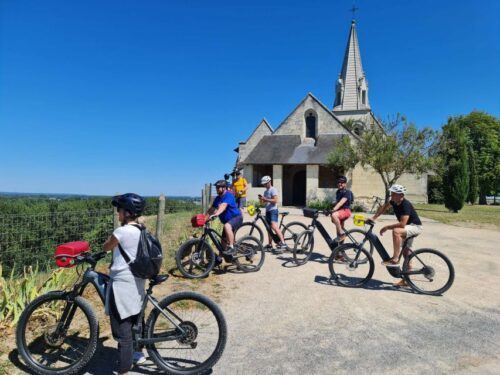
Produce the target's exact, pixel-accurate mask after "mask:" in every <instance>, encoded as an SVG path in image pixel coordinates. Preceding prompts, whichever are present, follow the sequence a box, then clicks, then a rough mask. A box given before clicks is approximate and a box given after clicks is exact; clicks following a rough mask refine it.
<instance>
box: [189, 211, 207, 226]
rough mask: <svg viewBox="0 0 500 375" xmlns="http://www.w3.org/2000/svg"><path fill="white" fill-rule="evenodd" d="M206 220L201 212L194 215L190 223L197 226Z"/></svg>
mask: <svg viewBox="0 0 500 375" xmlns="http://www.w3.org/2000/svg"><path fill="white" fill-rule="evenodd" d="M206 221H207V219H206V218H205V215H203V214H198V215H194V216H193V217H192V218H191V225H192V226H193V228H199V227H202V226H204V225H205V223H206Z"/></svg>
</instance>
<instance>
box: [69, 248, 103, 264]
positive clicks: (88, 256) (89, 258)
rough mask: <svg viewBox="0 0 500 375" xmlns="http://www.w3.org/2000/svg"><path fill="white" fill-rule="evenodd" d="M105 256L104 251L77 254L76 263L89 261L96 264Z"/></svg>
mask: <svg viewBox="0 0 500 375" xmlns="http://www.w3.org/2000/svg"><path fill="white" fill-rule="evenodd" d="M105 256H106V251H100V252H98V253H94V254H91V253H85V254H84V255H78V256H77V257H76V263H77V264H82V263H89V264H90V265H96V264H97V262H98V261H100V260H101V259H102V258H104V257H105Z"/></svg>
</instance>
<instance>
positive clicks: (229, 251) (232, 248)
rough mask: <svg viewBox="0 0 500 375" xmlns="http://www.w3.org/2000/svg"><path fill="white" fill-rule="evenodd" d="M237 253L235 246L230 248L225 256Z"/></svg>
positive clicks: (225, 252)
mask: <svg viewBox="0 0 500 375" xmlns="http://www.w3.org/2000/svg"><path fill="white" fill-rule="evenodd" d="M235 252H236V250H235V248H234V246H228V247H227V249H226V251H224V254H226V255H234V253H235Z"/></svg>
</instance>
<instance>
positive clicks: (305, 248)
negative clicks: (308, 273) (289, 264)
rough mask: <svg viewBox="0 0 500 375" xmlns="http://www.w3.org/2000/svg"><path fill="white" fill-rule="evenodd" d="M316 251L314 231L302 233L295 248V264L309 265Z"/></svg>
mask: <svg viewBox="0 0 500 375" xmlns="http://www.w3.org/2000/svg"><path fill="white" fill-rule="evenodd" d="M313 249H314V233H313V231H312V230H309V229H308V230H305V231H303V232H302V233H300V234H299V235H298V237H297V240H296V241H295V245H294V247H293V262H294V263H295V264H297V265H299V266H300V265H302V264H305V263H307V261H308V260H309V258H310V257H311V254H312V251H313Z"/></svg>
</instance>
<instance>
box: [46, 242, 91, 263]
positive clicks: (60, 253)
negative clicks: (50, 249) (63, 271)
mask: <svg viewBox="0 0 500 375" xmlns="http://www.w3.org/2000/svg"><path fill="white" fill-rule="evenodd" d="M88 251H90V245H89V243H88V242H87V241H75V242H68V243H63V244H62V245H59V246H57V248H56V251H55V254H54V258H56V264H57V266H58V267H63V268H70V267H74V266H75V258H76V257H77V256H78V255H80V254H83V253H86V252H88Z"/></svg>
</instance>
